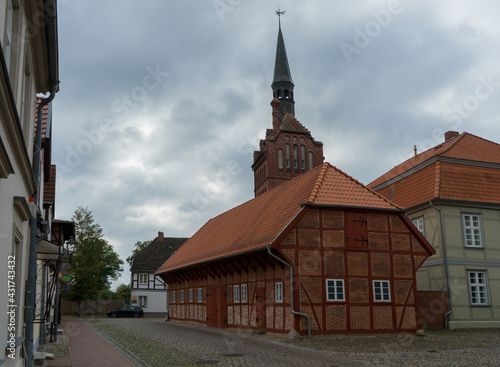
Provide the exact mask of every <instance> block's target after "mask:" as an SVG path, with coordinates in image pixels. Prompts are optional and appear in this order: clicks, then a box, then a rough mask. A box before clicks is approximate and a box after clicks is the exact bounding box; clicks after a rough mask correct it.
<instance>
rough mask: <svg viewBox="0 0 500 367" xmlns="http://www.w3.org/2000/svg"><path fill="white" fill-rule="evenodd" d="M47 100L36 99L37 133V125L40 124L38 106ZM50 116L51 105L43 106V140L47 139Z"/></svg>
mask: <svg viewBox="0 0 500 367" xmlns="http://www.w3.org/2000/svg"><path fill="white" fill-rule="evenodd" d="M44 99H45V98H40V97H38V98H37V99H36V108H35V132H36V125H37V122H38V105H39V104H40V102H42V101H43V100H44ZM48 114H49V105H48V104H46V105H45V106H43V118H42V139H43V138H46V137H47V117H48Z"/></svg>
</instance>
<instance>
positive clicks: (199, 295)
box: [198, 288, 203, 303]
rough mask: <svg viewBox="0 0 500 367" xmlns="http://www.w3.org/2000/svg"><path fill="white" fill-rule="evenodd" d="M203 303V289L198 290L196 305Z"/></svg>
mask: <svg viewBox="0 0 500 367" xmlns="http://www.w3.org/2000/svg"><path fill="white" fill-rule="evenodd" d="M202 302H203V288H198V303H202Z"/></svg>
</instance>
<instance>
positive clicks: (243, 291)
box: [241, 284, 248, 303]
mask: <svg viewBox="0 0 500 367" xmlns="http://www.w3.org/2000/svg"><path fill="white" fill-rule="evenodd" d="M241 302H242V303H247V302H248V290H247V285H246V284H242V285H241Z"/></svg>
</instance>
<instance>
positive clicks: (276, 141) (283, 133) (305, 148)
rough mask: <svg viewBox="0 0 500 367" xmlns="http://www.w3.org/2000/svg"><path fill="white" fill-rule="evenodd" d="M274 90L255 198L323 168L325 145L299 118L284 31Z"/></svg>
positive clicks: (257, 156)
mask: <svg viewBox="0 0 500 367" xmlns="http://www.w3.org/2000/svg"><path fill="white" fill-rule="evenodd" d="M271 87H272V89H273V100H272V101H271V107H272V124H273V128H272V129H267V131H266V136H265V139H262V140H261V141H260V149H259V150H258V151H255V152H254V154H253V165H252V169H253V171H254V187H255V190H254V191H255V196H258V195H260V194H262V193H264V192H267V191H269V190H271V189H272V188H274V187H276V186H278V185H280V184H282V183H283V182H285V181H288V180H289V179H291V178H293V177H297V176H298V175H300V174H302V173H304V172H307V171H310V170H311V169H313V168H314V167H317V166H319V165H321V164H322V163H323V161H324V158H323V143H321V142H319V141H316V140H314V138H313V137H312V135H311V132H310V131H309V130H308V129H307V128H305V127H304V125H302V124H301V123H300V122H299V120H297V118H296V117H295V101H294V95H293V88H294V84H293V81H292V76H291V73H290V67H289V65H288V57H287V54H286V49H285V41H284V39H283V33H282V32H281V27H280V28H279V32H278V42H277V46H276V60H275V65H274V77H273V83H272V85H271Z"/></svg>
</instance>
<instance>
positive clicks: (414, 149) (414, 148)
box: [413, 145, 417, 157]
mask: <svg viewBox="0 0 500 367" xmlns="http://www.w3.org/2000/svg"><path fill="white" fill-rule="evenodd" d="M413 153H415V157H416V156H417V146H416V145H414V146H413Z"/></svg>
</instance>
